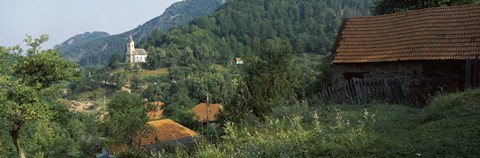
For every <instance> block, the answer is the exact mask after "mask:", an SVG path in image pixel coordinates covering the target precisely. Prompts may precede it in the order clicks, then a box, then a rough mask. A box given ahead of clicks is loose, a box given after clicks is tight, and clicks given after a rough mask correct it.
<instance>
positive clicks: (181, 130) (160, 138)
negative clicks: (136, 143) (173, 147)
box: [140, 119, 198, 145]
mask: <svg viewBox="0 0 480 158" xmlns="http://www.w3.org/2000/svg"><path fill="white" fill-rule="evenodd" d="M147 124H148V125H150V126H152V127H153V128H154V132H153V133H151V134H148V135H147V136H145V137H143V138H142V139H141V142H140V145H149V144H155V143H160V142H166V141H170V140H176V139H180V138H185V137H191V138H193V137H196V136H197V135H198V134H197V133H196V132H194V131H192V130H190V129H188V128H186V127H184V126H182V125H180V124H178V123H176V122H173V121H172V120H170V119H163V120H157V121H150V122H147Z"/></svg>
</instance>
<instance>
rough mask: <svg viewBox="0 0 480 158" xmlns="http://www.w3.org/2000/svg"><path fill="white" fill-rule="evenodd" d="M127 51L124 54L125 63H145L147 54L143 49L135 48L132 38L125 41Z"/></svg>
mask: <svg viewBox="0 0 480 158" xmlns="http://www.w3.org/2000/svg"><path fill="white" fill-rule="evenodd" d="M126 45H127V51H126V52H125V62H126V63H145V62H147V56H148V53H147V51H145V50H144V49H140V48H135V42H134V41H133V38H132V36H130V37H129V38H128V39H127V44H126Z"/></svg>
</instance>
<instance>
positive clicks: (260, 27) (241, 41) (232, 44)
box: [141, 0, 371, 69]
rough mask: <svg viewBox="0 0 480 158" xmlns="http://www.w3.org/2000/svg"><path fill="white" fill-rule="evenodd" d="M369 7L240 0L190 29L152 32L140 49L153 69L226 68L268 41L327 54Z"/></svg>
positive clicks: (348, 1)
mask: <svg viewBox="0 0 480 158" xmlns="http://www.w3.org/2000/svg"><path fill="white" fill-rule="evenodd" d="M370 5H371V1H369V0H361V1H355V0H326V1H313V0H312V1H308V0H307V1H305V0H302V1H297V0H296V1H280V2H277V1H268V0H261V1H248V0H237V1H232V2H231V3H227V4H226V5H225V6H223V7H222V8H221V9H220V10H219V11H217V12H215V13H214V14H212V15H210V16H207V17H200V18H198V19H195V20H194V21H192V22H191V23H190V24H189V25H183V26H180V27H177V28H174V29H172V30H171V31H169V32H168V33H163V32H153V33H152V35H151V36H150V37H148V38H146V39H144V40H142V43H141V47H142V48H147V51H148V52H150V57H149V58H148V68H150V69H155V68H159V67H169V66H172V65H181V66H187V65H193V64H197V63H200V62H202V63H204V62H207V63H210V62H211V63H217V64H226V63H228V62H229V61H231V60H233V58H234V57H246V56H248V55H249V54H252V51H253V47H254V46H255V45H258V43H262V42H264V41H266V40H267V39H280V40H286V41H287V43H286V45H288V46H290V47H292V48H293V51H294V52H295V53H297V54H302V53H312V54H323V55H325V54H328V53H329V52H330V50H331V47H332V45H333V43H334V41H335V37H336V34H337V32H338V28H339V26H340V24H341V22H342V20H343V19H344V18H346V17H350V16H362V15H368V14H369V7H370ZM181 59H184V60H181ZM185 59H186V60H185ZM190 59H191V60H190Z"/></svg>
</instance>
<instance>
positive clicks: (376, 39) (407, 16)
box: [332, 4, 480, 88]
mask: <svg viewBox="0 0 480 158" xmlns="http://www.w3.org/2000/svg"><path fill="white" fill-rule="evenodd" d="M478 55H480V4H473V5H460V6H450V7H437V8H428V9H422V10H414V11H408V12H401V13H394V14H387V15H380V16H365V17H351V18H348V19H346V20H344V22H343V23H342V25H341V27H340V29H339V33H338V35H337V39H336V42H335V45H334V47H333V50H332V69H333V72H334V74H333V80H334V81H342V80H343V81H345V80H349V79H352V78H359V79H364V78H389V77H396V78H399V79H400V80H401V82H402V86H404V87H406V88H408V87H416V86H417V87H419V86H420V85H419V84H421V83H422V82H423V81H425V80H426V79H432V78H456V81H458V82H459V83H460V84H464V83H465V78H466V77H465V75H466V73H467V72H468V71H466V67H467V70H468V69H469V67H470V65H468V66H466V63H467V62H466V61H467V59H474V58H477V56H478Z"/></svg>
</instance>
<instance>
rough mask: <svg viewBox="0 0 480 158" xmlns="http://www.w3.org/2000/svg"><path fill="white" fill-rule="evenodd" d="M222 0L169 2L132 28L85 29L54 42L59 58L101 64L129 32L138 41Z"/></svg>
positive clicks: (203, 12) (122, 48)
mask: <svg viewBox="0 0 480 158" xmlns="http://www.w3.org/2000/svg"><path fill="white" fill-rule="evenodd" d="M223 3H224V0H184V1H180V2H177V3H174V4H172V5H171V6H170V7H168V8H167V9H166V10H165V12H164V13H163V14H162V15H160V16H158V17H155V18H153V19H151V20H149V21H147V22H145V23H144V24H143V25H139V26H138V27H136V28H135V29H133V30H130V31H126V32H124V33H121V34H118V35H109V34H108V33H106V32H91V33H90V32H86V33H84V34H79V35H75V36H74V37H71V38H69V39H68V40H66V41H65V42H63V43H61V44H59V45H56V46H55V49H59V50H60V56H61V57H62V58H65V59H68V60H72V61H75V62H77V63H78V64H80V65H81V66H87V65H98V64H105V63H106V62H107V60H108V58H109V57H110V56H112V54H114V53H116V54H119V55H120V54H121V53H123V52H124V51H125V44H124V43H125V40H126V38H127V37H128V36H130V35H132V36H133V38H134V40H135V41H137V42H139V41H140V40H142V39H143V38H145V37H148V36H149V35H150V32H151V31H153V30H155V29H158V30H161V31H163V32H166V31H168V30H169V29H171V28H172V27H175V26H178V25H182V24H186V23H188V22H190V21H192V20H193V19H195V18H196V17H199V16H206V15H208V14H210V13H212V12H214V11H215V10H217V9H218V8H219V7H220V6H222V4H223Z"/></svg>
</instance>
